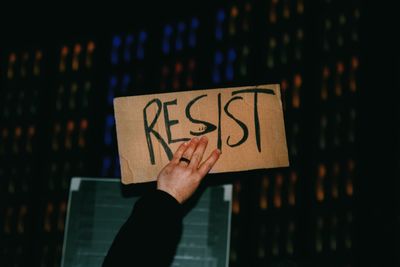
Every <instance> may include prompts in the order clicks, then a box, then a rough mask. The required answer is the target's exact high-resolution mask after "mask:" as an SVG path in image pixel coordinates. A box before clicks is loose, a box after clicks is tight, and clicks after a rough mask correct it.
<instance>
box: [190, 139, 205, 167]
mask: <svg viewBox="0 0 400 267" xmlns="http://www.w3.org/2000/svg"><path fill="white" fill-rule="evenodd" d="M207 144H208V138H207V137H205V136H203V137H201V138H200V141H199V142H198V143H197V147H196V149H195V151H194V152H193V155H192V158H191V159H190V164H189V168H193V169H197V168H198V167H199V164H200V162H201V160H202V158H203V155H204V151H205V150H206V148H207Z"/></svg>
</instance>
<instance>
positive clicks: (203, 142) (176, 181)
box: [157, 136, 221, 204]
mask: <svg viewBox="0 0 400 267" xmlns="http://www.w3.org/2000/svg"><path fill="white" fill-rule="evenodd" d="M207 144H208V139H207V137H205V136H203V137H201V138H200V139H198V138H193V139H192V140H191V141H189V142H186V143H183V144H181V145H180V146H179V148H178V150H177V151H176V152H175V154H174V156H173V158H172V160H171V161H170V162H169V163H168V164H167V165H166V166H165V167H164V168H163V169H162V170H161V172H160V173H159V175H158V177H157V189H159V190H162V191H165V192H167V193H169V194H170V195H171V196H173V197H174V198H175V199H176V200H177V201H178V202H179V203H181V204H182V203H183V202H185V201H186V200H187V199H189V198H190V197H191V196H192V194H193V193H194V192H195V191H196V189H197V187H198V186H199V185H200V182H201V181H202V180H203V178H204V176H205V175H206V174H207V173H208V172H209V171H210V170H211V168H212V167H213V166H214V164H215V163H216V162H217V160H218V159H219V156H220V155H221V151H220V150H219V149H215V150H214V151H213V152H212V153H211V154H210V156H209V157H208V158H207V160H205V161H204V162H203V163H201V160H202V159H203V155H204V151H205V150H206V147H207ZM181 158H186V159H188V160H189V161H190V162H185V161H182V160H181ZM200 163H201V164H200Z"/></svg>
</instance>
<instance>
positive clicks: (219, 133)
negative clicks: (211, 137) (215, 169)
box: [217, 93, 222, 151]
mask: <svg viewBox="0 0 400 267" xmlns="http://www.w3.org/2000/svg"><path fill="white" fill-rule="evenodd" d="M217 148H218V149H219V150H220V151H222V138H221V93H219V94H218V140H217Z"/></svg>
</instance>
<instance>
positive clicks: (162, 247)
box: [103, 190, 182, 266]
mask: <svg viewBox="0 0 400 267" xmlns="http://www.w3.org/2000/svg"><path fill="white" fill-rule="evenodd" d="M181 209H182V207H181V205H180V204H179V203H178V202H177V201H176V199H174V198H173V197H172V196H171V195H169V194H168V193H165V192H163V191H160V190H156V191H154V192H151V193H150V194H148V195H146V196H144V197H142V198H141V199H140V200H139V201H138V202H137V203H136V205H135V207H134V209H133V211H132V214H131V215H130V217H129V219H128V220H127V221H126V223H125V224H124V225H123V226H122V228H121V229H120V231H119V233H118V235H117V236H116V237H115V239H114V242H113V244H112V246H111V248H110V250H109V252H108V254H107V256H106V258H105V260H104V264H103V266H134V263H141V264H145V266H168V265H159V264H166V263H167V262H171V260H172V259H173V256H174V255H175V250H176V246H177V244H178V242H179V239H180V235H181V232H182V211H181ZM149 255H154V256H153V257H149ZM143 260H144V261H143Z"/></svg>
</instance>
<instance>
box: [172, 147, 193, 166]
mask: <svg viewBox="0 0 400 267" xmlns="http://www.w3.org/2000/svg"><path fill="white" fill-rule="evenodd" d="M188 144H189V142H185V143H182V144H181V145H180V146H179V147H178V149H177V150H176V152H175V154H174V156H173V158H172V160H171V162H173V163H176V164H178V163H179V159H180V158H181V157H182V155H183V152H185V150H186V147H187V146H188Z"/></svg>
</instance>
